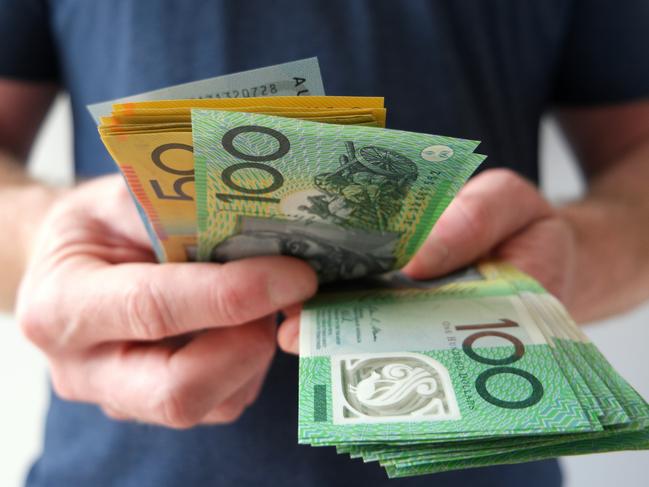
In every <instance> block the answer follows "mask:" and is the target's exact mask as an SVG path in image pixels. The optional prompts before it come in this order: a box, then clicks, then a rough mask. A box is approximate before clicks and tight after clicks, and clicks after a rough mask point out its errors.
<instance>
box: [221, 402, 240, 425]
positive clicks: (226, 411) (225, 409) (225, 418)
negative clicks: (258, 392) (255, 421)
mask: <svg viewBox="0 0 649 487" xmlns="http://www.w3.org/2000/svg"><path fill="white" fill-rule="evenodd" d="M245 410H246V406H245V404H242V403H237V404H229V403H228V404H223V405H221V406H219V407H218V408H217V409H216V411H215V412H216V414H215V416H216V418H217V419H216V420H217V421H218V422H219V423H224V424H229V423H234V422H235V421H237V420H238V419H239V418H240V417H241V415H242V414H243V412H244V411H245Z"/></svg>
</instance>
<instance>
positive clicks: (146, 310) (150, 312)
mask: <svg viewBox="0 0 649 487" xmlns="http://www.w3.org/2000/svg"><path fill="white" fill-rule="evenodd" d="M123 309H124V314H125V316H124V318H123V321H124V322H125V323H127V326H128V328H129V331H130V332H131V333H132V334H133V336H134V337H135V338H139V339H145V340H157V339H161V338H165V337H167V336H169V335H173V331H172V330H171V328H172V326H173V320H172V318H171V312H170V310H169V307H168V306H167V304H166V302H165V300H164V299H163V297H162V295H161V293H160V292H159V290H158V289H157V288H156V286H155V285H153V284H151V283H150V282H145V281H142V280H140V281H136V282H134V283H132V284H131V285H130V286H129V287H128V288H127V289H126V292H125V299H124V308H123Z"/></svg>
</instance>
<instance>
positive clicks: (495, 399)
mask: <svg viewBox="0 0 649 487" xmlns="http://www.w3.org/2000/svg"><path fill="white" fill-rule="evenodd" d="M305 95H308V96H305ZM89 108H90V111H91V113H92V114H93V116H94V117H95V119H96V120H97V122H98V123H99V133H100V136H101V139H102V141H103V142H104V144H105V145H106V147H107V149H108V151H109V152H110V154H111V155H112V157H113V159H114V160H115V162H116V163H117V165H118V166H119V168H120V170H121V172H122V174H123V175H124V177H125V180H126V182H127V184H128V186H129V189H130V191H131V194H132V195H133V199H134V201H135V203H136V206H137V207H138V210H139V212H140V214H141V216H142V219H143V221H144V223H145V225H146V227H147V229H148V231H149V234H150V236H151V241H152V243H153V247H154V249H155V251H156V254H157V257H158V259H159V260H160V262H185V261H213V262H227V261H231V260H236V259H241V258H245V257H251V256H258V255H290V256H294V257H297V258H300V259H303V260H305V261H306V262H308V263H309V264H310V265H311V266H312V267H313V268H314V270H315V271H316V273H317V275H318V277H319V280H320V282H321V283H323V284H324V285H325V288H324V289H325V290H324V291H323V292H321V293H320V294H319V295H318V296H317V297H316V298H315V299H313V300H312V301H310V302H309V303H307V304H306V306H305V308H304V310H303V312H302V315H301V323H300V333H301V335H300V390H299V441H300V442H301V443H308V444H311V445H313V446H327V445H330V446H335V447H336V448H337V449H338V451H339V452H340V453H347V454H349V455H351V456H352V457H362V458H363V459H364V460H365V461H379V462H380V463H381V464H382V465H383V466H384V467H385V468H386V470H387V472H388V475H390V476H395V477H399V476H409V475H418V474H425V473H433V472H439V471H444V470H452V469H457V468H466V467H474V466H481V465H492V464H498V463H512V462H522V461H528V460H533V459H538V458H547V457H553V456H559V455H569V454H578V453H588V452H596V451H609V450H619V449H635V448H648V447H649V407H648V406H647V404H646V403H645V402H644V400H643V399H642V398H641V397H640V396H639V395H638V394H637V393H636V392H635V391H634V390H633V389H632V388H631V387H630V386H629V385H628V384H627V383H626V382H625V381H624V380H623V379H622V378H621V377H620V376H619V375H618V374H617V373H616V372H615V371H614V370H613V368H612V367H611V366H610V365H609V364H608V362H607V361H606V359H605V358H604V357H603V356H602V355H601V354H600V353H599V352H598V350H597V349H596V348H595V347H594V346H593V345H592V344H591V343H590V342H589V341H588V340H587V339H586V338H585V336H584V335H583V334H582V333H581V332H580V331H579V329H578V328H577V327H576V326H575V324H574V323H573V321H572V320H571V318H570V316H569V315H568V313H567V312H566V310H565V309H564V308H563V306H562V305H561V304H560V303H559V302H558V301H557V300H556V299H554V298H553V297H552V296H550V295H549V294H548V293H547V292H545V290H544V289H543V288H542V287H541V286H540V285H539V284H538V283H536V282H535V281H534V280H533V279H531V278H529V277H528V276H525V275H524V274H522V273H520V272H518V271H516V270H515V269H513V268H511V267H509V266H507V265H504V264H494V263H483V264H480V265H479V266H478V267H477V270H470V271H467V272H464V273H462V274H461V275H454V276H450V277H449V278H447V279H445V280H442V281H440V280H437V281H435V282H430V283H420V282H412V281H408V280H407V279H405V278H404V277H403V276H402V275H401V274H399V273H398V272H395V271H396V270H398V269H400V268H401V267H403V266H404V265H405V264H406V263H407V262H408V261H409V260H410V259H411V258H412V256H413V255H414V254H415V252H416V251H417V250H418V249H419V247H420V246H421V244H422V243H423V241H424V240H425V238H426V236H427V235H428V233H429V232H430V230H431V228H432V226H433V225H434V223H435V222H436V221H437V219H438V218H439V216H440V215H441V213H442V212H443V211H444V209H445V208H446V207H447V206H448V204H449V203H450V201H451V200H452V198H453V197H454V196H455V195H456V194H457V192H458V191H459V189H460V188H461V186H462V185H463V184H464V183H465V181H466V180H467V179H468V177H469V176H470V175H471V173H473V171H475V169H476V168H477V167H478V166H479V165H480V163H481V162H482V161H483V160H484V158H485V156H482V155H480V154H477V153H475V152H474V150H475V149H476V147H477V146H478V142H476V141H470V140H464V139H458V138H453V137H446V136H439V135H429V134H420V133H414V132H405V131H399V130H390V129H386V128H385V123H386V109H385V108H384V104H383V99H382V98H376V97H342V96H324V91H323V89H322V80H321V79H320V74H319V69H318V66H317V61H316V60H315V59H308V60H303V61H297V62H294V63H287V64H284V65H278V66H271V67H269V68H262V69H259V70H254V71H250V72H246V73H237V74H234V75H229V76H225V77H219V78H213V79H211V80H202V81H199V82H194V83H188V84H185V85H180V86H176V87H170V88H165V89H162V90H157V91H154V92H149V93H144V94H140V95H136V96H134V97H131V98H128V99H122V100H113V101H111V102H106V103H101V104H97V105H94V106H91V107H89ZM368 276H370V277H368ZM372 276H380V277H372Z"/></svg>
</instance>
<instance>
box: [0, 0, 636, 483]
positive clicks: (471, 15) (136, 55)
mask: <svg viewBox="0 0 649 487" xmlns="http://www.w3.org/2000/svg"><path fill="white" fill-rule="evenodd" d="M0 6H1V7H2V16H1V17H0V32H2V34H3V38H4V40H5V41H4V42H3V43H2V45H1V46H0V76H1V77H2V80H1V81H0V100H1V103H0V150H1V154H2V155H1V156H0V160H1V163H0V168H1V169H0V170H1V171H2V177H1V178H0V181H1V183H0V208H1V210H0V224H1V228H2V233H1V236H0V266H1V267H2V269H3V279H2V283H1V285H2V297H3V303H4V304H5V306H7V307H11V306H12V304H13V302H14V296H15V292H16V287H17V284H18V282H19V281H20V280H21V278H22V285H21V289H20V292H19V294H18V304H17V313H18V319H19V322H20V324H21V326H22V328H23V330H24V332H25V333H26V335H27V337H28V338H29V339H30V340H32V341H33V342H34V343H36V344H37V345H38V346H39V347H40V348H41V349H42V350H43V351H44V353H45V354H46V355H47V357H48V359H49V363H50V369H51V377H52V385H53V389H54V394H53V395H52V399H51V404H50V410H49V414H48V421H47V430H46V436H45V445H44V450H43V454H42V456H41V457H40V459H39V460H38V461H37V462H36V464H35V466H34V467H33V469H32V470H31V472H30V474H29V477H28V479H27V484H28V485H30V486H45V485H47V486H86V485H93V486H105V485H119V486H135V485H137V486H149V485H156V486H158V485H165V486H166V485H169V486H180V485H183V486H184V485H239V486H244V485H309V486H333V485H373V486H374V485H391V486H398V485H404V486H418V485H429V484H430V483H434V484H435V485H438V486H444V485H449V486H450V485H454V486H459V485H471V486H486V485H497V486H509V485H512V486H513V485H526V486H541V485H543V486H556V485H560V474H559V472H558V467H557V465H556V463H555V462H540V463H531V464H526V465H515V466H505V467H494V468H488V469H477V470H469V471H466V472H454V473H449V474H441V475H437V476H435V477H434V478H430V477H423V478H412V479H403V480H399V481H389V482H388V480H387V479H386V478H385V476H384V473H383V472H382V471H381V470H380V469H379V468H378V467H377V466H376V465H363V464H361V463H360V462H355V461H350V460H349V459H348V458H344V457H337V456H336V454H335V452H333V451H332V450H331V449H319V448H306V447H298V446H297V445H296V440H295V436H296V434H295V433H296V405H295V402H296V401H295V397H296V381H297V379H296V376H297V371H296V359H295V358H294V357H292V356H290V355H287V354H284V353H278V354H276V357H275V359H274V361H273V360H272V358H273V355H275V349H276V345H275V344H276V336H277V339H278V341H279V343H280V345H281V347H282V348H284V349H285V350H288V351H291V352H297V346H296V343H297V342H296V340H297V321H296V319H295V309H296V306H298V305H299V303H301V302H303V301H304V300H305V299H307V298H308V297H309V296H311V295H313V293H314V292H315V291H316V282H315V278H314V274H313V272H312V271H311V270H310V268H309V267H308V266H307V265H306V264H304V263H303V262H300V261H298V260H295V259H291V258H286V257H273V258H270V257H267V258H251V259H245V260H241V261H238V262H233V263H226V264H222V265H220V264H196V263H192V264H168V265H156V264H155V263H154V262H153V260H154V259H153V255H152V252H151V249H150V246H149V243H148V241H147V238H146V235H145V232H144V231H143V229H142V225H141V223H140V222H139V220H138V217H137V215H136V212H135V210H134V208H133V205H132V204H131V202H130V201H129V198H128V195H127V191H126V189H125V185H124V183H123V182H122V180H121V179H120V178H119V177H118V176H107V177H104V178H99V179H97V180H96V181H92V182H83V183H80V184H79V185H78V186H77V187H76V188H75V189H71V190H67V191H57V190H54V189H51V188H47V187H45V186H42V185H40V184H38V183H36V182H34V181H31V180H29V179H28V178H27V177H26V176H25V174H24V170H23V168H22V165H21V162H22V161H24V159H25V156H26V154H27V153H28V151H29V147H30V144H31V142H32V139H33V136H34V133H35V132H36V130H37V128H38V125H39V123H40V121H41V119H42V117H43V115H44V113H45V112H46V110H47V108H48V106H49V104H50V102H51V100H52V98H53V96H54V95H55V93H56V92H57V91H59V90H67V91H68V92H69V93H70V96H71V101H72V107H73V111H74V130H75V168H76V173H77V176H78V178H79V180H80V181H83V180H86V179H88V178H91V177H95V176H99V175H101V174H104V173H109V172H114V171H115V166H114V165H113V163H112V161H111V160H110V158H109V156H108V154H107V153H106V151H105V149H104V148H103V147H102V145H101V143H100V141H99V138H98V136H97V133H96V129H95V127H94V124H93V122H92V120H91V118H90V117H89V115H88V114H87V113H86V112H85V108H84V106H85V105H86V104H87V103H92V102H97V101H101V100H105V99H110V98H116V97H120V96H126V95H128V94H131V93H137V92H141V91H146V90H151V89H155V88H159V87H162V86H167V85H173V84H176V83H181V82H185V81H191V80H195V79H201V78H205V77H209V76H214V75H218V74H225V73H228V72H234V71H239V70H242V69H249V68H254V67H259V66H264V65H270V64H274V63H278V62H284V61H288V60H292V59H298V58H303V57H307V56H312V55H317V56H318V58H319V61H320V63H321V66H322V69H323V76H324V81H325V85H326V87H327V90H328V93H329V94H337V95H384V96H386V98H387V104H388V106H389V108H390V120H389V126H390V127H392V128H398V129H407V130H416V131H419V132H428V133H438V134H446V135H452V136H458V137H467V138H474V139H480V140H483V141H484V142H483V145H482V146H481V151H482V152H484V153H486V154H488V155H489V159H488V162H487V163H486V165H485V168H484V169H486V170H484V171H483V172H482V173H481V174H480V175H478V176H477V177H475V178H474V179H472V180H471V181H470V182H469V183H468V184H467V185H466V187H465V188H464V189H463V191H462V192H461V193H460V195H459V196H458V197H457V198H456V200H455V201H454V202H453V203H452V204H451V206H450V207H449V208H448V210H447V211H446V213H445V214H444V215H443V217H442V219H441V220H440V221H439V223H438V224H437V226H436V227H435V229H434V230H433V232H432V234H431V235H430V237H429V239H428V241H427V243H426V244H425V245H424V246H423V248H422V249H421V251H420V252H419V254H418V255H417V256H416V257H415V258H414V259H413V261H412V262H411V263H410V264H408V266H407V267H406V269H405V272H407V273H408V274H410V275H411V276H413V277H415V278H428V277H433V276H439V275H442V274H444V273H447V272H450V271H452V270H454V269H457V268H459V267H462V266H464V265H466V264H469V263H471V262H473V261H474V260H476V259H477V258H479V257H481V256H483V255H486V254H493V255H495V256H496V257H499V258H503V259H506V260H508V261H510V262H512V263H514V264H515V265H517V266H519V267H520V268H521V269H523V270H525V271H527V272H529V273H530V274H532V275H533V276H535V277H536V278H537V279H539V280H540V281H541V282H542V283H543V284H544V285H545V286H546V287H547V288H548V289H549V290H550V291H552V292H553V293H555V294H556V295H557V296H559V297H560V299H562V300H563V302H564V303H565V304H566V305H567V306H568V307H569V309H570V310H571V311H572V313H573V314H574V316H575V317H576V318H577V319H579V320H581V321H587V320H590V319H594V318H599V317H603V316H608V315H611V314H614V313H616V312H619V311H621V310H623V309H626V308H628V307H630V306H633V305H635V304H637V303H639V302H641V301H642V300H644V299H646V298H647V296H648V295H649V252H648V249H649V225H648V224H647V222H648V221H649V196H648V192H647V190H646V181H647V180H648V178H649V102H648V101H647V100H646V97H647V96H649V63H646V62H645V58H646V46H647V45H649V3H647V2H646V1H645V0H627V1H625V2H609V1H607V0H592V1H586V0H546V1H543V2H518V1H517V0H501V1H499V2H473V1H469V0H464V1H463V0H448V1H433V0H429V1H424V0H421V1H420V0H411V1H402V2H391V1H387V0H386V1H378V0H374V1H371V0H357V1H344V0H321V1H318V0H303V1H301V2H289V1H280V0H278V1H274V2H265V1H263V0H256V1H252V0H250V1H238V2H237V1H234V0H233V1H225V0H188V1H182V2H180V1H176V2H175V1H173V0H158V1H156V0H115V1H111V2H102V1H99V0H85V1H74V0H49V1H47V0H0ZM643 98H644V100H643ZM549 109H556V113H557V115H558V117H559V120H560V122H561V125H562V127H563V128H564V129H565V132H566V134H567V136H568V138H569V140H570V141H571V143H572V144H573V147H574V149H575V151H576V153H577V155H578V157H579V160H580V162H581V164H582V167H583V169H584V172H585V174H586V176H587V179H588V182H589V192H588V194H587V195H586V197H585V198H584V199H583V200H581V201H578V202H575V203H574V204H571V205H568V206H566V207H563V208H553V207H552V206H551V205H550V204H549V203H548V202H546V201H545V200H544V199H543V198H542V196H541V195H540V194H539V193H538V191H537V190H536V189H535V188H534V185H533V183H530V182H528V180H531V181H537V180H538V174H537V149H538V147H537V132H538V124H539V119H540V117H541V115H542V114H543V113H545V112H547V111H548V110H549ZM497 167H500V168H501V169H494V168H497ZM502 168H509V169H502ZM514 171H515V172H514ZM516 173H518V174H516ZM278 310H285V311H286V313H287V314H288V315H289V316H290V318H289V319H288V320H287V321H285V323H284V324H283V325H282V326H281V327H280V328H279V330H278V331H277V332H276V329H275V325H274V316H275V314H276V312H277V311H278ZM204 329H206V331H203V332H201V333H200V334H197V333H194V332H195V331H197V330H204ZM276 333H277V335H276ZM271 362H272V365H271ZM260 391H261V392H260ZM244 411H245V412H244Z"/></svg>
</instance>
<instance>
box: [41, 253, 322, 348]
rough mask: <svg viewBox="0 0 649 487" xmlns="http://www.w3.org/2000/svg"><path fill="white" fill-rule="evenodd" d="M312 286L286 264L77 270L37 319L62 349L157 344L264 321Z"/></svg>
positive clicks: (308, 276)
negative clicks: (107, 343) (42, 318)
mask: <svg viewBox="0 0 649 487" xmlns="http://www.w3.org/2000/svg"><path fill="white" fill-rule="evenodd" d="M316 286H317V280H316V277H315V274H314V272H313V270H311V268H310V267H309V266H308V265H307V264H306V263H304V262H302V261H299V260H297V259H294V258H290V257H256V258H250V259H243V260H239V261H235V262H229V263H226V264H210V263H191V264H162V265H159V264H139V263H138V264H135V263H133V264H120V265H104V266H102V267H99V268H90V269H89V268H88V266H81V267H80V268H79V269H77V270H76V271H74V272H70V273H68V274H66V278H65V281H64V282H60V283H58V287H57V288H54V289H50V296H49V298H48V299H47V300H46V302H45V303H42V304H43V306H41V308H44V309H41V310H40V312H41V313H42V314H43V315H45V316H48V320H50V325H52V324H53V325H54V326H50V327H49V328H50V329H51V332H52V334H53V336H50V337H49V338H50V341H54V342H55V343H58V344H59V345H60V346H65V347H69V346H87V345H91V344H95V343H100V342H105V341H112V340H159V339H161V338H165V337H169V336H174V335H180V334H184V333H188V332H192V331H197V330H202V329H205V328H213V327H220V326H231V325H237V324H241V323H246V322H249V321H252V320H255V319H258V318H261V317H263V316H267V315H269V314H272V313H274V312H276V311H277V310H279V309H281V308H284V307H286V306H291V305H293V304H295V303H299V302H301V301H304V300H305V299H307V298H309V297H310V296H311V295H313V294H314V293H315V290H316ZM41 301H42V300H41ZM35 308H38V306H36V307H35ZM36 310H37V309H36ZM57 324H58V326H57Z"/></svg>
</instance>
